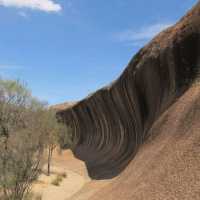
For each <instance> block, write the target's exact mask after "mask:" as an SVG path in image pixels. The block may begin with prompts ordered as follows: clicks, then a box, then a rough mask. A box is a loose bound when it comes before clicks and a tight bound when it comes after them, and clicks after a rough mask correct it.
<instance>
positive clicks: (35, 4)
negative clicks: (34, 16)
mask: <svg viewBox="0 0 200 200" xmlns="http://www.w3.org/2000/svg"><path fill="white" fill-rule="evenodd" d="M0 5H1V6H5V7H16V8H29V9H33V10H41V11H45V12H59V11H61V10H62V7H61V5H60V4H58V3H55V2H54V1H53V0H0Z"/></svg>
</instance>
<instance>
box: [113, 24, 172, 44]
mask: <svg viewBox="0 0 200 200" xmlns="http://www.w3.org/2000/svg"><path fill="white" fill-rule="evenodd" d="M172 24H173V23H156V24H152V25H150V26H146V27H142V28H140V29H138V30H137V31H136V30H126V31H123V32H120V33H118V34H116V38H117V39H118V41H120V42H128V43H129V44H131V45H135V46H140V44H143V43H145V42H147V41H149V40H150V39H152V38H153V37H154V36H156V35H157V34H158V33H160V32H161V31H162V30H164V29H166V28H168V27H170V26H172Z"/></svg>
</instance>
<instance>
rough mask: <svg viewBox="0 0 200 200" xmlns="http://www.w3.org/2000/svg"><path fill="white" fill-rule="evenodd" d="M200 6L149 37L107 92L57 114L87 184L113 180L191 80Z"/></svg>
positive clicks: (199, 33)
mask: <svg viewBox="0 0 200 200" xmlns="http://www.w3.org/2000/svg"><path fill="white" fill-rule="evenodd" d="M199 36H200V3H197V5H196V6H195V7H194V8H193V9H192V10H191V11H189V12H188V14H186V16H184V17H183V18H182V19H181V20H180V21H179V22H178V23H177V24H175V25H174V26H173V27H170V28H168V29H166V30H165V31H163V32H162V33H160V34H159V35H158V36H157V37H155V38H154V39H153V40H152V41H151V42H150V43H149V44H148V45H147V46H145V47H144V48H143V49H141V50H140V51H139V52H138V53H137V54H136V55H135V56H134V57H133V59H132V60H131V61H130V63H129V64H128V66H127V68H126V69H125V71H124V72H123V73H122V75H121V76H120V77H119V78H118V79H117V80H116V81H114V82H113V83H112V84H111V85H110V86H108V87H105V88H103V89H100V90H98V91H96V92H95V93H94V94H92V95H90V96H89V97H87V98H86V99H83V100H82V101H80V102H78V103H77V104H76V105H73V106H72V107H71V108H69V109H66V110H62V111H59V112H58V115H60V116H61V117H62V119H63V121H64V122H65V123H66V124H68V125H69V126H71V127H72V129H73V140H74V143H75V148H74V149H73V152H74V154H75V155H76V156H77V157H78V158H79V159H81V160H84V161H85V163H86V165H87V168H88V172H89V175H90V176H91V177H92V178H93V179H107V178H112V177H114V176H116V175H118V174H119V173H120V172H121V171H122V170H123V169H124V168H125V167H126V166H127V165H128V163H129V162H130V161H131V160H132V159H133V158H134V156H135V154H136V153H137V151H138V148H139V147H140V145H141V144H142V143H143V142H144V140H145V139H146V138H148V130H149V129H150V128H151V126H152V124H153V123H154V122H155V120H157V119H158V117H159V116H160V115H161V114H162V112H164V111H165V110H166V109H167V108H168V107H169V106H170V105H171V104H172V103H173V102H174V101H175V100H176V99H177V98H178V97H179V96H180V95H182V94H183V93H184V92H185V91H186V90H187V88H188V87H189V86H190V84H191V83H192V82H193V81H194V80H195V77H196V74H197V70H199V60H200V53H199V47H200V45H199V44H200V37H199Z"/></svg>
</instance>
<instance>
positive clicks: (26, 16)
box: [18, 11, 28, 19]
mask: <svg viewBox="0 0 200 200" xmlns="http://www.w3.org/2000/svg"><path fill="white" fill-rule="evenodd" d="M18 15H19V16H21V17H23V18H26V19H27V18H28V14H27V13H26V12H24V11H19V12H18Z"/></svg>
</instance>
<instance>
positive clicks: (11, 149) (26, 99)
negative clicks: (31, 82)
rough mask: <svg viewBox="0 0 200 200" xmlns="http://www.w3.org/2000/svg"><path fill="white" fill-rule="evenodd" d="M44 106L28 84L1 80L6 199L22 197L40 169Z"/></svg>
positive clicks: (1, 174) (1, 176)
mask: <svg viewBox="0 0 200 200" xmlns="http://www.w3.org/2000/svg"><path fill="white" fill-rule="evenodd" d="M44 110H45V106H44V105H43V103H41V102H39V101H38V100H36V99H35V98H33V97H32V96H31V93H30V91H29V90H28V89H27V87H26V86H25V85H24V84H21V83H20V82H19V81H11V80H2V79H1V80H0V146H1V148H0V188H2V191H3V198H4V199H5V200H22V199H23V198H24V197H25V195H26V194H27V193H28V192H29V190H30V186H31V184H32V182H33V181H34V180H35V179H36V178H37V176H38V175H39V173H40V170H41V165H42V161H43V151H44V147H45V145H44V144H45V136H44V135H43V131H42V129H43V123H44V122H43V120H42V115H41V114H42V113H43V112H44ZM0 195H2V194H1V193H0Z"/></svg>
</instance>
